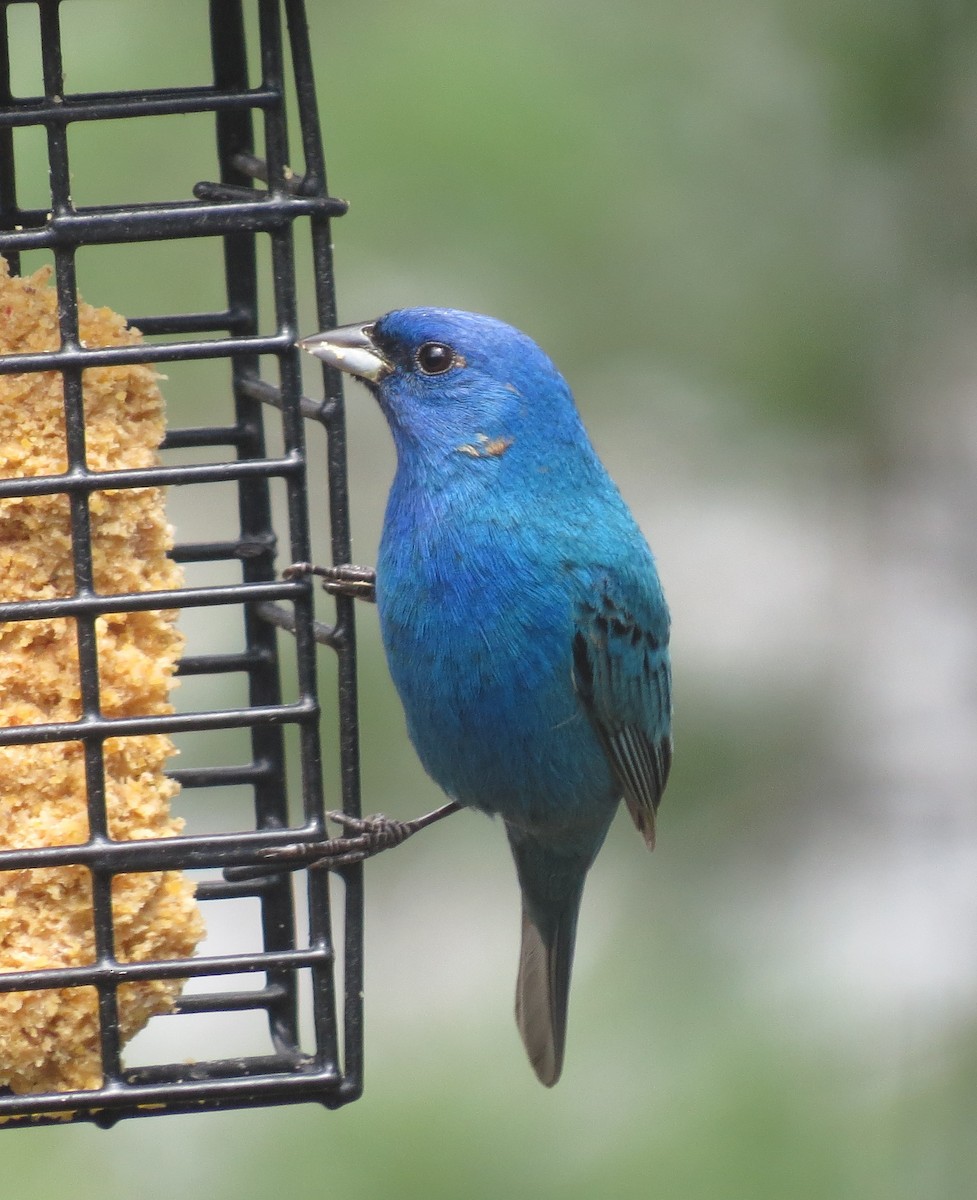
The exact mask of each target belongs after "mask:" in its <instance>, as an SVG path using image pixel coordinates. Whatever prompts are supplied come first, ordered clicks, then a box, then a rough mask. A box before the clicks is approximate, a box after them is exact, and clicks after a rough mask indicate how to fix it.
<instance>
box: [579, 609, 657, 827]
mask: <svg viewBox="0 0 977 1200" xmlns="http://www.w3.org/2000/svg"><path fill="white" fill-rule="evenodd" d="M573 668H574V684H575V686H576V689H577V694H578V695H579V696H580V699H581V701H582V702H583V705H584V708H585V709H586V710H587V714H588V716H589V717H590V719H591V721H592V722H593V725H594V728H595V730H596V731H597V735H598V737H599V738H600V741H601V744H602V745H603V747H604V750H605V751H606V753H607V757H608V760H609V761H610V764H611V768H612V769H613V771H614V774H615V776H616V777H617V780H618V782H619V783H620V785H621V790H622V791H623V793H624V800H625V803H626V804H627V806H628V811H629V812H630V814H631V819H632V820H633V821H634V823H635V825H636V827H637V829H638V831H639V832H640V833H641V835H642V837H644V839H645V842H646V843H647V845H648V847H649V849H653V848H654V845H655V813H656V811H657V809H658V805H659V803H660V801H661V797H662V792H663V791H664V790H665V784H666V782H667V781H668V772H669V768H670V766H671V762H672V742H671V736H670V729H671V708H672V701H671V670H670V667H669V661H668V617H667V614H666V613H665V612H664V610H662V611H661V612H660V613H659V614H657V619H656V618H653V617H649V618H647V619H645V620H641V619H639V618H638V617H637V616H635V614H634V613H632V612H630V611H629V610H628V608H627V607H626V606H625V605H623V604H621V603H619V602H616V601H615V600H614V599H613V598H612V597H611V595H610V594H608V592H604V593H603V594H602V595H601V597H600V600H599V602H598V603H597V604H596V605H589V604H588V605H585V606H583V607H582V608H581V610H580V613H579V615H578V629H577V633H576V634H575V635H574V641H573Z"/></svg>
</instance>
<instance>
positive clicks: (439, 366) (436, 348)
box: [414, 342, 455, 375]
mask: <svg viewBox="0 0 977 1200" xmlns="http://www.w3.org/2000/svg"><path fill="white" fill-rule="evenodd" d="M414 358H415V361H416V362H417V365H418V366H419V367H420V368H421V370H422V371H423V372H424V374H425V375H443V374H444V373H445V371H450V370H451V368H452V367H453V366H454V363H455V352H454V350H452V349H451V347H450V346H446V345H445V344H444V342H425V343H424V345H423V346H421V347H420V349H419V350H418V351H417V354H416V355H415V356H414Z"/></svg>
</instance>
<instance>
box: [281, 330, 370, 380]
mask: <svg viewBox="0 0 977 1200" xmlns="http://www.w3.org/2000/svg"><path fill="white" fill-rule="evenodd" d="M372 333H373V325H372V324H366V325H341V326H340V327H339V328H338V329H327V330H326V332H325V333H314V334H313V335H312V336H311V337H307V338H302V339H301V340H300V341H298V342H296V343H295V344H296V345H297V346H298V347H299V348H300V349H302V350H308V352H309V353H310V354H314V355H315V356H316V358H321V359H322V361H323V362H326V363H329V365H330V366H331V367H338V368H339V370H340V371H345V372H346V373H347V374H348V375H355V376H356V377H357V379H365V380H366V381H367V382H368V383H379V382H380V380H381V379H383V378H384V376H385V375H389V374H390V372H391V371H392V370H393V366H392V364H391V363H389V362H387V360H386V359H385V358H384V357H383V355H382V354H381V353H380V351H379V350H378V349H377V347H376V345H375V343H374V341H373V339H372V337H371V336H370V335H371V334H372Z"/></svg>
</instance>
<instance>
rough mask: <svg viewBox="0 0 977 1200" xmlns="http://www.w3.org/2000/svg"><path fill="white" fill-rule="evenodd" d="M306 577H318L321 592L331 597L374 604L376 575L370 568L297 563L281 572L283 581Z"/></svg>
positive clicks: (349, 565) (346, 564) (345, 564)
mask: <svg viewBox="0 0 977 1200" xmlns="http://www.w3.org/2000/svg"><path fill="white" fill-rule="evenodd" d="M306 575H318V576H319V577H320V578H321V579H322V589H323V591H326V592H328V593H329V594H330V595H331V596H350V597H351V598H352V599H354V600H367V601H369V602H370V603H371V604H373V603H376V598H377V573H376V571H374V569H373V568H372V567H357V566H354V565H353V564H352V563H340V564H339V565H338V566H335V567H317V566H316V565H315V564H314V563H310V562H297V563H292V565H291V566H290V567H286V568H285V570H284V571H282V577H283V578H284V579H304V578H305V576H306Z"/></svg>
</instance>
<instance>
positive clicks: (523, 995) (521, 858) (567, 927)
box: [510, 833, 591, 1087]
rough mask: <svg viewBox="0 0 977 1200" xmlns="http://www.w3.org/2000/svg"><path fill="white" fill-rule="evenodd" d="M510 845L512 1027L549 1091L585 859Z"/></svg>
mask: <svg viewBox="0 0 977 1200" xmlns="http://www.w3.org/2000/svg"><path fill="white" fill-rule="evenodd" d="M510 842H511V844H512V851H513V855H514V857H515V860H516V867H517V869H518V872H519V882H520V884H521V886H522V948H521V950H520V953H519V975H518V978H517V980H516V1024H517V1025H518V1027H519V1032H520V1034H521V1035H522V1040H523V1044H524V1045H525V1047H526V1053H527V1054H528V1055H529V1061H530V1063H532V1067H533V1070H534V1071H535V1072H536V1075H537V1076H538V1078H539V1081H540V1083H543V1084H545V1085H546V1086H547V1087H552V1086H553V1084H554V1083H556V1081H557V1080H558V1079H559V1078H560V1072H561V1071H562V1069H563V1049H564V1046H565V1044H566V1030H567V1002H568V1000H569V995H570V972H571V969H572V967H573V947H574V942H575V940H576V936H577V914H578V913H579V911H580V900H581V897H582V896H583V885H584V879H585V877H586V874H587V868H588V867H589V866H590V860H591V856H587V859H586V860H585V861H581V860H580V859H578V858H576V857H575V856H574V857H573V858H570V859H565V858H563V857H562V856H561V857H557V856H552V857H551V856H550V855H548V854H546V853H545V852H544V851H542V849H541V847H540V846H539V845H538V844H537V843H533V842H531V841H522V840H519V841H517V840H516V839H514V838H513V837H512V835H511V833H510Z"/></svg>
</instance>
